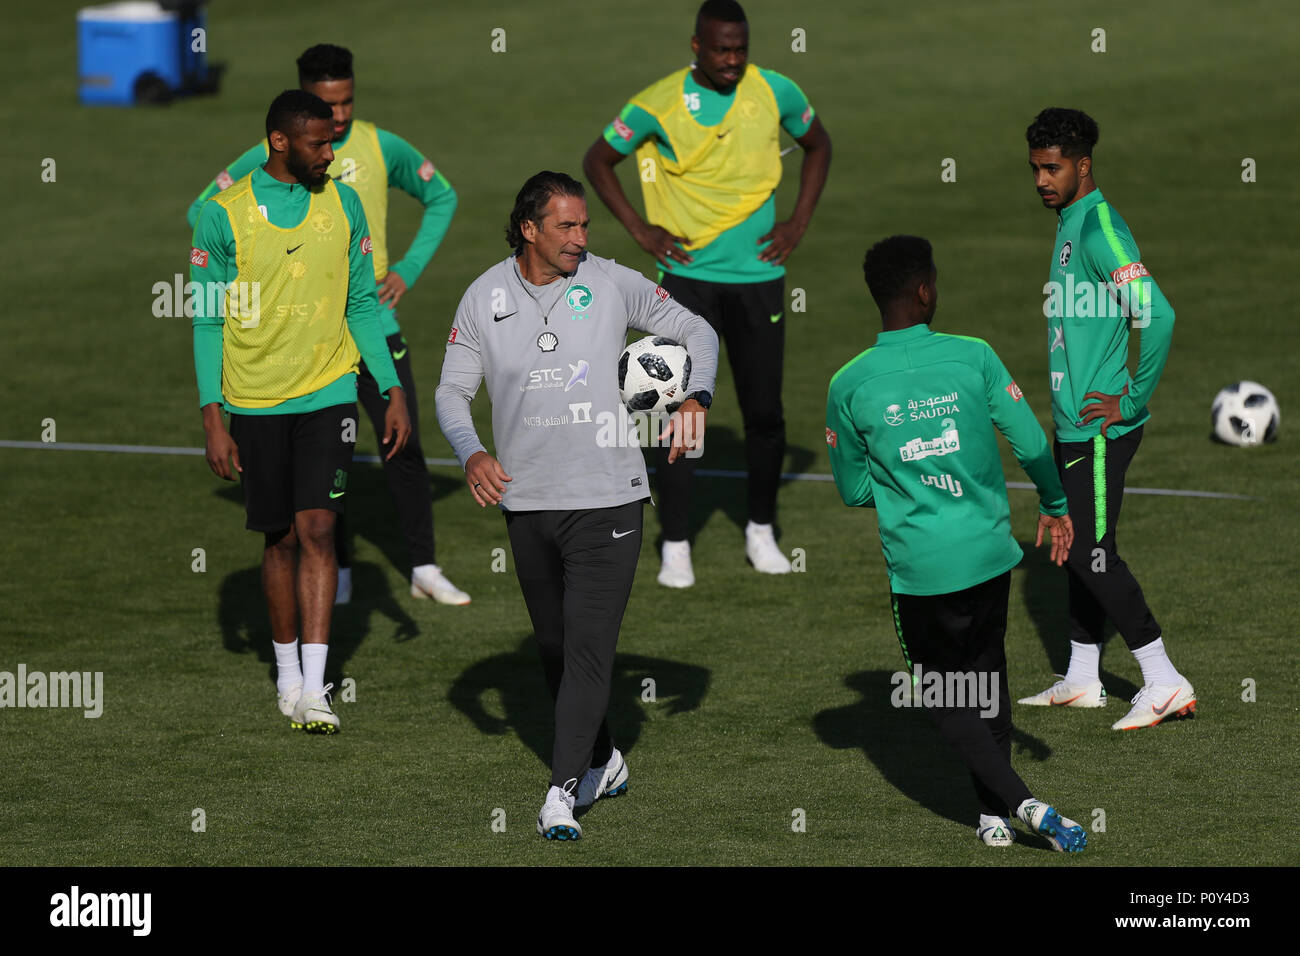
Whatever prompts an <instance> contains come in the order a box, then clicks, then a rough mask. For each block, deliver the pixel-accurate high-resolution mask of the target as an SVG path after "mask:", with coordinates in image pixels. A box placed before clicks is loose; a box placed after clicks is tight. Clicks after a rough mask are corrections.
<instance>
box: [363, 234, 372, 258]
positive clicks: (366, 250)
mask: <svg viewBox="0 0 1300 956" xmlns="http://www.w3.org/2000/svg"><path fill="white" fill-rule="evenodd" d="M370 249H371V242H370V237H369V236H366V237H365V238H364V239H362V240H361V254H362V255H363V256H368V255H370Z"/></svg>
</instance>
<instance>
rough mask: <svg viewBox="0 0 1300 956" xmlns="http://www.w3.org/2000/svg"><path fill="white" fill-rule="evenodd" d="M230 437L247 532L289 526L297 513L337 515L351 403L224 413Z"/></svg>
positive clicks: (347, 464)
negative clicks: (291, 411) (285, 411)
mask: <svg viewBox="0 0 1300 956" xmlns="http://www.w3.org/2000/svg"><path fill="white" fill-rule="evenodd" d="M230 437H231V438H233V439H234V440H235V444H236V445H237V446H238V447H239V463H240V465H241V466H242V467H243V469H244V471H243V474H242V475H241V479H242V482H243V486H244V509H245V511H246V512H247V514H248V521H247V523H246V524H245V525H244V527H246V528H247V529H248V530H249V531H280V530H282V529H284V528H289V527H292V526H293V516H294V515H295V514H297V513H298V512H299V511H307V510H309V509H312V508H324V509H328V510H329V511H333V512H335V513H339V514H341V513H342V512H343V500H344V495H345V494H346V493H347V488H348V469H349V468H351V466H352V449H353V448H354V447H355V445H356V441H357V405H356V403H355V402H352V403H350V404H347V405H331V406H330V407H329V408H322V409H321V410H320V411H316V412H305V413H303V414H301V415H238V414H232V415H231V416H230Z"/></svg>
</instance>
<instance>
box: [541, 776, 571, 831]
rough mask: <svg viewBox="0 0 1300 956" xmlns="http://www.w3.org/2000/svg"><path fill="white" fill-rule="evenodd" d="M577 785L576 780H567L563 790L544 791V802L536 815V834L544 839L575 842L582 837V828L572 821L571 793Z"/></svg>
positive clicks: (552, 788)
mask: <svg viewBox="0 0 1300 956" xmlns="http://www.w3.org/2000/svg"><path fill="white" fill-rule="evenodd" d="M577 784H578V781H577V780H576V779H574V780H569V781H568V782H567V783H566V784H565V787H564V789H561V788H559V787H551V789H550V790H548V791H546V802H545V803H543V804H542V812H541V813H539V814H537V832H538V833H540V834H541V835H542V836H544V837H546V839H548V840H577V839H579V838H580V837H581V836H582V827H580V826H579V825H578V821H577V820H575V819H573V802H574V797H573V791H574V789H575V788H576V787H577Z"/></svg>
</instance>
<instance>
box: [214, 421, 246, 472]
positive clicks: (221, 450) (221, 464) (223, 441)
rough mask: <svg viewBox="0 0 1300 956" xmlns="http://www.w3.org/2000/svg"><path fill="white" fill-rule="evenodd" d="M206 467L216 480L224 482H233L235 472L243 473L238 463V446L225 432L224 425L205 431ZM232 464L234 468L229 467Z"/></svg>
mask: <svg viewBox="0 0 1300 956" xmlns="http://www.w3.org/2000/svg"><path fill="white" fill-rule="evenodd" d="M206 433H207V442H206V444H207V449H206V454H207V458H208V467H209V468H211V469H212V473H213V474H214V475H216V476H217V477H218V478H224V479H226V481H234V480H235V472H243V470H244V467H243V465H241V464H240V463H239V446H238V445H236V444H235V440H234V439H233V438H231V437H230V432H228V431H226V426H225V425H224V424H219V425H218V426H217V427H216V428H210V429H206ZM232 461H233V462H234V468H233V469H232V468H231V467H230V465H231V462H232Z"/></svg>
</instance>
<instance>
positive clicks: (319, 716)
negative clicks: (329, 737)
mask: <svg viewBox="0 0 1300 956" xmlns="http://www.w3.org/2000/svg"><path fill="white" fill-rule="evenodd" d="M333 689H334V685H333V684H326V685H325V686H324V688H322V689H321V691H320V692H319V693H314V694H307V693H304V694H302V695H301V696H300V697H299V698H298V702H297V703H296V704H294V707H293V715H292V716H291V717H290V718H289V726H290V727H293V728H294V729H295V730H296V729H299V728H301V729H302V730H305V731H307V733H309V734H336V733H338V732H339V718H338V714H336V713H334V711H332V710H331V709H330V695H329V692H330V691H331V690H333Z"/></svg>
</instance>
